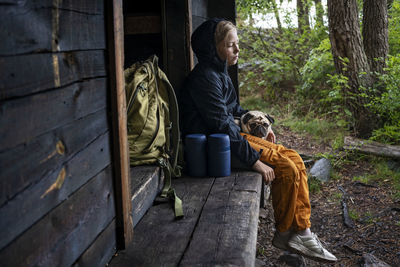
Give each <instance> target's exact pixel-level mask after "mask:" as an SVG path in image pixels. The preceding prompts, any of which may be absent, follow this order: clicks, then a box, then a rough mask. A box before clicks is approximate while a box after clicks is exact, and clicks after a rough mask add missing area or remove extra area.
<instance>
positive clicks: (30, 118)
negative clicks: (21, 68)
mask: <svg viewBox="0 0 400 267" xmlns="http://www.w3.org/2000/svg"><path fill="white" fill-rule="evenodd" d="M106 106H107V89H106V79H104V78H100V79H94V80H88V81H84V82H79V83H74V84H72V85H70V86H67V87H64V88H60V89H57V90H51V91H46V92H43V93H41V94H36V95H32V96H28V97H24V98H20V99H15V100H10V101H5V102H2V103H1V105H0V125H7V127H0V140H1V142H0V152H3V151H5V150H7V149H10V148H13V147H15V146H17V145H19V144H22V143H27V142H29V141H30V140H32V139H34V138H35V137H37V136H39V135H42V134H44V133H47V132H49V131H52V130H54V129H57V128H58V127H61V126H63V125H65V124H67V123H70V122H72V121H75V120H77V119H79V118H82V117H85V116H87V115H89V114H91V113H94V112H96V111H98V110H101V109H104V108H106Z"/></svg>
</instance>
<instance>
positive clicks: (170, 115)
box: [125, 55, 183, 217]
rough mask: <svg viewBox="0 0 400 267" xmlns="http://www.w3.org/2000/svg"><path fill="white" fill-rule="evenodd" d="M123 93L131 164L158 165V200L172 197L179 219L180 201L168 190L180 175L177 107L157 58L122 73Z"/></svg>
mask: <svg viewBox="0 0 400 267" xmlns="http://www.w3.org/2000/svg"><path fill="white" fill-rule="evenodd" d="M125 91H126V99H127V115H128V118H127V122H128V143H129V155H130V164H131V166H137V165H144V164H158V165H160V166H161V168H162V169H163V172H164V176H165V184H164V188H163V190H162V192H161V197H169V198H172V199H173V200H174V208H175V216H176V217H182V216H183V211H182V201H181V200H180V199H179V198H178V197H177V196H176V194H175V190H174V189H172V188H171V176H174V177H178V176H180V168H179V166H177V160H178V151H179V150H178V147H179V136H180V134H179V113H178V104H177V100H176V96H175V92H174V89H173V88H172V86H171V84H170V83H169V81H168V78H167V76H166V75H165V73H164V72H163V71H162V70H161V69H160V68H159V67H158V58H157V56H155V55H153V56H151V57H150V58H148V59H147V60H145V61H144V62H137V63H134V64H133V65H132V66H131V67H130V68H128V69H126V70H125Z"/></svg>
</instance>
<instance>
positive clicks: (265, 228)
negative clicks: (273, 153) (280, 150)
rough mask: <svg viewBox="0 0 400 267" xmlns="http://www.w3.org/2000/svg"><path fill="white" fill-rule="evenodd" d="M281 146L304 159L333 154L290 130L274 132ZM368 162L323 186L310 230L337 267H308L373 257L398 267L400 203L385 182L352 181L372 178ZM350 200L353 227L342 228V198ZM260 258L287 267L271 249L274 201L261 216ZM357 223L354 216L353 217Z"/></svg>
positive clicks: (355, 263)
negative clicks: (303, 155)
mask: <svg viewBox="0 0 400 267" xmlns="http://www.w3.org/2000/svg"><path fill="white" fill-rule="evenodd" d="M275 132H276V135H277V140H278V142H279V143H281V144H283V145H285V146H287V147H290V148H293V149H295V150H297V151H298V152H299V153H301V154H306V155H315V154H317V153H318V152H329V151H330V148H329V147H327V146H323V145H316V144H315V142H313V141H312V140H309V139H307V138H304V137H300V136H298V135H296V134H294V133H292V132H290V131H289V130H288V129H285V128H277V129H276V130H275ZM370 168H371V167H370V166H369V165H368V163H366V162H353V163H351V164H348V165H346V166H345V168H343V170H342V171H340V174H341V177H342V178H340V179H338V180H331V181H329V182H327V183H324V184H322V185H321V189H320V191H319V192H317V193H312V194H310V198H311V207H312V215H311V223H312V227H311V230H312V231H313V232H315V233H316V234H317V235H318V237H319V238H320V240H321V241H322V243H323V244H325V247H326V248H327V249H328V250H329V251H331V252H332V253H333V254H334V255H335V256H336V257H337V258H338V262H337V263H335V264H326V263H318V262H316V261H313V260H309V259H305V263H306V266H345V267H347V266H359V262H360V259H361V258H362V255H363V254H365V253H370V254H372V255H374V256H375V257H376V258H378V259H380V260H381V261H384V262H386V263H387V264H389V265H391V266H400V202H399V201H397V202H395V201H394V200H393V198H392V197H391V196H390V190H391V187H390V185H389V184H386V183H385V182H383V183H381V184H379V185H378V184H373V185H370V186H367V185H365V184H363V183H360V182H355V181H353V179H352V178H353V177H354V176H357V175H360V174H363V173H368V172H369V171H370ZM339 188H341V189H342V190H343V191H344V192H345V193H346V196H347V199H346V204H347V206H348V209H349V210H350V211H353V212H354V213H355V214H356V217H355V220H353V222H354V227H353V228H349V227H346V226H345V225H344V220H343V209H342V203H341V200H342V195H343V191H341V190H340V189H339ZM260 214H261V215H260V219H259V231H258V242H257V243H258V244H257V258H258V259H259V261H258V263H259V264H260V263H261V264H260V265H264V266H294V265H288V264H286V263H284V262H282V261H281V260H279V258H280V257H281V255H283V254H284V253H285V252H284V251H282V250H279V249H277V248H275V247H273V246H272V244H271V241H272V237H273V234H274V231H275V227H274V220H273V212H272V206H271V201H268V205H267V207H266V209H265V210H261V211H260ZM353 218H354V216H353Z"/></svg>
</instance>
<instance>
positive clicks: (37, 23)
mask: <svg viewBox="0 0 400 267" xmlns="http://www.w3.org/2000/svg"><path fill="white" fill-rule="evenodd" d="M103 6H104V4H103V1H96V0H91V1H77V0H72V1H57V0H56V1H50V0H47V1H43V2H42V1H27V2H19V3H17V4H15V5H4V6H2V8H1V9H0V25H1V26H0V27H1V28H0V38H1V40H2V42H0V56H9V55H18V54H27V53H37V52H46V51H71V50H93V49H104V48H105V44H106V43H105V26H104V25H105V24H104V14H103V13H104V12H103Z"/></svg>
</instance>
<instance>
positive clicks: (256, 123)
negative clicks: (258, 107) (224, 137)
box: [240, 110, 275, 139]
mask: <svg viewBox="0 0 400 267" xmlns="http://www.w3.org/2000/svg"><path fill="white" fill-rule="evenodd" d="M274 121H275V120H274V118H272V117H271V116H270V115H268V114H266V113H264V112H261V111H255V110H254V111H249V112H247V113H245V114H243V115H242V117H241V118H240V122H241V127H242V131H243V132H245V133H249V134H251V135H254V136H257V137H260V138H263V139H266V137H267V136H268V133H269V132H271V125H272V123H274Z"/></svg>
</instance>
